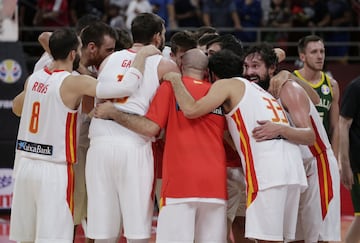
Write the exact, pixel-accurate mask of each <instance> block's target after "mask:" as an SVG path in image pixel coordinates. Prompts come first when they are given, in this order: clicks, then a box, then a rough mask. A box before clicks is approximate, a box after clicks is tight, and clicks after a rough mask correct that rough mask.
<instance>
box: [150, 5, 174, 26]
mask: <svg viewBox="0 0 360 243" xmlns="http://www.w3.org/2000/svg"><path fill="white" fill-rule="evenodd" d="M150 4H151V6H152V7H153V13H155V14H157V15H159V16H160V17H161V18H162V19H163V20H165V27H169V28H170V29H173V28H176V27H177V23H176V21H175V9H174V1H173V0H150Z"/></svg>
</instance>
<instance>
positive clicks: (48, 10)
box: [33, 0, 70, 27]
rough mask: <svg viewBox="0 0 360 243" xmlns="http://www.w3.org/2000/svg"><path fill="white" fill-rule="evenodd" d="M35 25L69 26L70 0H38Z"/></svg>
mask: <svg viewBox="0 0 360 243" xmlns="http://www.w3.org/2000/svg"><path fill="white" fill-rule="evenodd" d="M33 23H34V25H37V26H47V27H60V26H69V25H70V22H69V14H68V0H38V2H37V11H36V14H35V17H34V22H33Z"/></svg>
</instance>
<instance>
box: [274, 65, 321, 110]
mask: <svg viewBox="0 0 360 243" xmlns="http://www.w3.org/2000/svg"><path fill="white" fill-rule="evenodd" d="M289 79H291V80H294V81H296V82H297V83H298V84H299V85H300V86H301V87H302V88H303V89H304V90H305V92H306V93H307V95H308V96H309V97H310V99H311V101H312V102H313V104H314V105H316V104H318V103H319V102H320V97H319V95H318V94H317V93H316V91H315V90H314V89H313V88H312V87H311V86H310V85H309V84H308V83H307V82H304V81H303V80H301V79H299V78H298V77H296V76H295V75H293V74H292V73H290V72H289V71H287V70H281V71H280V72H279V73H278V74H276V75H275V76H274V77H272V78H271V80H270V87H269V90H268V91H269V92H270V94H272V95H273V96H274V97H275V98H279V95H280V91H281V88H282V86H283V85H284V84H285V83H286V82H287V81H288V80H289Z"/></svg>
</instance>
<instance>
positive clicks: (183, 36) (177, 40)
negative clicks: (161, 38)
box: [170, 31, 197, 54]
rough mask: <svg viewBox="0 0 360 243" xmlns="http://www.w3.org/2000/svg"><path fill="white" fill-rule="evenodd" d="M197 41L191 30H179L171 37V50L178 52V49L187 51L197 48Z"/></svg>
mask: <svg viewBox="0 0 360 243" xmlns="http://www.w3.org/2000/svg"><path fill="white" fill-rule="evenodd" d="M196 45H197V42H196V39H195V37H194V35H193V34H192V33H191V32H189V31H179V32H176V33H175V34H173V35H172V36H171V38H170V48H171V52H172V53H174V54H176V53H177V52H178V51H180V50H181V51H184V52H185V51H187V50H190V49H193V48H196Z"/></svg>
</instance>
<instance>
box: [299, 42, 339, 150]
mask: <svg viewBox="0 0 360 243" xmlns="http://www.w3.org/2000/svg"><path fill="white" fill-rule="evenodd" d="M298 53H299V57H300V60H301V61H302V62H303V63H304V66H303V67H302V68H301V69H299V70H295V71H294V74H295V75H296V76H297V77H299V78H300V79H302V80H304V81H306V82H308V83H309V84H310V85H311V86H312V87H313V88H314V89H315V90H316V91H317V93H318V94H319V96H320V103H319V104H316V109H317V110H318V112H319V114H320V117H321V118H322V121H323V124H324V127H325V130H326V132H327V134H328V137H329V140H330V142H331V146H332V149H333V151H334V154H335V156H336V157H337V155H338V150H339V99H340V90H339V85H338V83H337V81H336V80H335V79H333V78H332V77H330V76H329V75H327V74H326V73H324V72H323V71H322V70H323V68H324V62H325V47H324V41H323V40H322V39H321V38H320V37H319V36H316V35H309V36H305V37H303V38H301V39H300V40H299V43H298Z"/></svg>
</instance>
